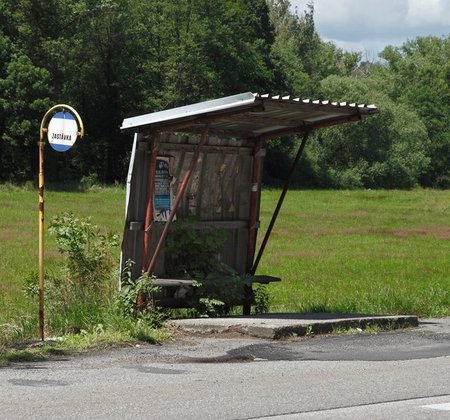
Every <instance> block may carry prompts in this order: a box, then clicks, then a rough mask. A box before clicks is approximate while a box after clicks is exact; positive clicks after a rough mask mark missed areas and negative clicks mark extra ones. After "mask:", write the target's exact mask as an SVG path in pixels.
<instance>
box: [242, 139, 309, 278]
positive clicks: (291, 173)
mask: <svg viewBox="0 0 450 420" xmlns="http://www.w3.org/2000/svg"><path fill="white" fill-rule="evenodd" d="M308 136H309V131H306V132H305V134H304V135H303V139H302V142H301V144H300V147H299V148H298V151H297V155H296V156H295V159H294V162H292V165H291V168H290V170H289V174H288V177H287V178H286V181H285V183H284V187H283V191H282V192H281V195H280V198H279V199H278V203H277V206H276V207H275V210H274V212H273V215H272V219H271V220H270V223H269V226H268V228H267V231H266V234H265V235H264V239H263V241H262V243H261V247H260V248H259V251H258V255H257V257H256V259H255V262H254V263H253V267H252V268H251V270H250V274H255V273H256V270H257V268H258V265H259V261H260V260H261V257H262V255H263V253H264V249H265V248H266V245H267V242H268V240H269V237H270V235H271V233H272V229H273V227H274V225H275V222H276V221H277V217H278V213H279V212H280V209H281V206H282V205H283V201H284V197H285V196H286V193H287V190H288V188H289V186H290V184H291V181H292V177H293V176H294V171H295V169H296V168H297V164H298V162H299V160H300V157H301V156H302V153H303V149H304V148H305V145H306V142H307V140H308Z"/></svg>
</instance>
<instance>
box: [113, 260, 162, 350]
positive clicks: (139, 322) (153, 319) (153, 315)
mask: <svg viewBox="0 0 450 420" xmlns="http://www.w3.org/2000/svg"><path fill="white" fill-rule="evenodd" d="M133 265H134V262H133V261H131V260H128V261H126V262H125V265H124V268H123V270H122V273H121V282H120V283H121V287H120V290H119V292H118V294H117V298H116V305H117V307H118V309H119V312H120V313H121V314H122V315H123V316H125V317H128V318H132V319H135V320H136V323H135V325H134V326H133V328H132V329H133V331H134V333H133V335H135V336H136V338H138V339H142V337H141V338H139V337H140V336H142V335H145V334H147V333H146V332H145V331H146V330H147V328H159V327H161V326H162V324H163V323H164V321H165V320H166V319H167V313H166V312H164V311H162V310H161V309H160V308H158V307H156V305H155V304H154V302H153V296H154V295H155V293H157V292H159V291H160V290H161V288H160V287H158V286H155V279H156V277H155V276H151V275H149V274H148V273H142V275H141V276H140V277H139V278H138V279H137V280H136V281H134V280H133V279H132V275H131V272H132V267H133ZM138 296H142V297H143V300H144V302H145V304H144V305H143V306H142V307H140V308H137V305H136V302H137V300H138ZM145 341H146V340H145Z"/></svg>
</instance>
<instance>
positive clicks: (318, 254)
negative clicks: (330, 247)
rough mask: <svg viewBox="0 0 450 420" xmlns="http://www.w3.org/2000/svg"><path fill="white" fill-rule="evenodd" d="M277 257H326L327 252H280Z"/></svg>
mask: <svg viewBox="0 0 450 420" xmlns="http://www.w3.org/2000/svg"><path fill="white" fill-rule="evenodd" d="M277 256H279V257H294V258H326V257H328V254H326V253H324V252H323V253H321V252H302V251H299V252H280V253H277Z"/></svg>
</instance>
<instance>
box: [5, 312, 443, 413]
mask: <svg viewBox="0 0 450 420" xmlns="http://www.w3.org/2000/svg"><path fill="white" fill-rule="evenodd" d="M0 418H2V419H43V418H45V419H128V418H141V419H160V418H161V419H250V418H270V419H344V418H345V419H347V420H348V419H361V418H367V419H403V418H408V419H441V418H442V419H449V418H450V319H449V318H447V319H442V320H430V321H428V322H424V323H422V324H421V325H420V327H419V328H414V329H409V330H401V331H394V332H387V333H379V334H375V335H368V334H364V333H361V334H356V335H338V336H337V335H335V336H316V337H305V338H302V339H298V340H294V341H271V340H262V339H250V338H245V337H237V336H236V337H229V336H228V337H221V338H217V337H194V336H183V337H179V338H178V339H177V340H175V341H173V342H172V343H168V344H164V345H163V346H144V347H134V348H127V349H121V350H115V351H111V352H105V353H101V354H91V355H88V356H83V357H74V358H69V359H66V360H55V361H49V362H45V363H21V364H16V365H14V366H11V367H8V368H2V369H0Z"/></svg>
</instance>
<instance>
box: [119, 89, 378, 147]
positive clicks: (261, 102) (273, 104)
mask: <svg viewBox="0 0 450 420" xmlns="http://www.w3.org/2000/svg"><path fill="white" fill-rule="evenodd" d="M377 112H378V109H377V107H376V106H375V105H364V104H357V103H347V102H331V101H322V100H310V99H300V98H295V97H291V96H284V97H280V96H269V95H259V94H254V93H251V92H246V93H241V94H238V95H233V96H227V97H224V98H220V99H214V100H211V101H205V102H199V103H196V104H193V105H187V106H182V107H178V108H172V109H168V110H166V111H160V112H153V113H150V114H144V115H139V116H136V117H131V118H126V119H124V120H123V123H122V127H121V129H122V130H133V131H135V132H139V133H154V132H164V131H177V132H184V133H200V132H203V131H205V129H206V128H208V132H209V134H210V135H217V136H220V137H236V138H259V139H270V138H273V137H279V136H284V135H290V134H295V133H298V132H302V131H311V130H314V129H317V128H321V127H330V126H335V125H339V124H345V123H348V122H353V121H359V120H360V119H361V118H363V117H365V116H369V115H373V114H375V113H377Z"/></svg>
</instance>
